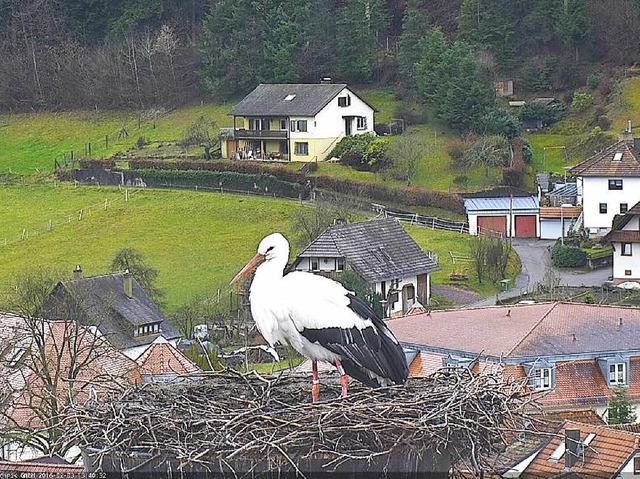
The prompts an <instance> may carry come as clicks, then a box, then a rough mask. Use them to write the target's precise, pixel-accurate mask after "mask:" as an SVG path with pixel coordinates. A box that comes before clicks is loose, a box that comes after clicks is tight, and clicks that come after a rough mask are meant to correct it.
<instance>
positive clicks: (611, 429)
mask: <svg viewBox="0 0 640 479" xmlns="http://www.w3.org/2000/svg"><path fill="white" fill-rule="evenodd" d="M567 423H571V424H575V425H577V426H586V428H590V429H600V430H605V431H609V432H613V433H623V434H625V435H629V436H636V437H637V436H640V433H637V432H632V431H625V430H624V429H621V428H617V427H612V426H614V425H613V424H589V423H587V422H582V421H576V420H574V419H565V420H564V422H563V423H562V427H563V428H565V427H566V425H567ZM581 431H582V429H581Z"/></svg>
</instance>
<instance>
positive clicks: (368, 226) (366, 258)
mask: <svg viewBox="0 0 640 479" xmlns="http://www.w3.org/2000/svg"><path fill="white" fill-rule="evenodd" d="M342 257H343V258H345V260H346V262H347V263H348V264H349V265H350V266H351V268H352V269H353V270H354V271H355V272H356V273H358V275H360V276H361V277H362V278H363V279H364V280H365V281H367V282H369V283H377V282H380V281H387V280H390V279H397V278H405V277H407V276H413V275H420V274H426V273H432V272H434V271H438V270H439V269H440V267H439V266H438V264H437V263H436V262H435V261H434V260H432V259H431V258H429V256H427V254H426V253H425V252H424V251H422V249H420V246H418V244H417V243H416V242H415V241H414V240H413V239H412V238H411V236H409V235H408V234H407V233H406V232H405V231H404V230H403V229H402V225H401V224H400V222H399V221H398V220H397V219H395V218H387V219H383V220H374V221H365V222H363V223H353V224H348V225H335V226H331V227H330V228H328V229H326V230H325V231H324V232H323V233H322V234H321V235H320V236H318V238H316V239H315V240H314V241H313V242H312V243H311V244H310V245H309V246H307V247H306V249H305V250H304V251H303V252H302V253H300V254H299V255H298V258H342Z"/></svg>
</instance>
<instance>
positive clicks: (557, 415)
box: [536, 408, 606, 426]
mask: <svg viewBox="0 0 640 479" xmlns="http://www.w3.org/2000/svg"><path fill="white" fill-rule="evenodd" d="M536 417H539V418H540V419H541V420H543V421H547V422H556V423H562V422H564V421H577V422H582V423H585V424H591V425H593V426H604V425H605V424H606V423H605V422H604V419H602V417H600V416H599V415H598V413H597V412H596V411H594V410H593V409H591V408H582V409H579V408H578V409H560V410H548V411H542V412H541V413H540V414H536Z"/></svg>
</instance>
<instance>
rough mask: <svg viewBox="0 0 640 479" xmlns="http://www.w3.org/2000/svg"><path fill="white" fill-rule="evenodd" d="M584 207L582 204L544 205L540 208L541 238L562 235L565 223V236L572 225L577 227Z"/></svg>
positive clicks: (556, 237)
mask: <svg viewBox="0 0 640 479" xmlns="http://www.w3.org/2000/svg"><path fill="white" fill-rule="evenodd" d="M581 213H582V208H581V207H580V206H572V205H567V206H562V207H549V206H547V207H543V208H540V239H551V240H555V239H558V238H560V237H561V236H562V224H563V223H564V236H567V233H568V232H569V230H570V229H571V228H572V227H575V225H576V222H577V221H578V218H579V217H580V214H581Z"/></svg>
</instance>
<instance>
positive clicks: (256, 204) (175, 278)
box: [0, 184, 496, 310]
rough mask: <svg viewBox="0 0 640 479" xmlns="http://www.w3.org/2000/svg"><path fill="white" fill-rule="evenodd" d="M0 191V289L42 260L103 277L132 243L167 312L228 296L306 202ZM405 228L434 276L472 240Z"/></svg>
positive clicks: (441, 277) (487, 288)
mask: <svg viewBox="0 0 640 479" xmlns="http://www.w3.org/2000/svg"><path fill="white" fill-rule="evenodd" d="M0 196H1V197H2V201H3V208H2V209H0V257H1V258H2V266H3V267H2V268H0V291H1V292H6V291H7V290H8V288H10V286H11V284H12V279H13V278H14V277H15V276H16V275H19V274H20V273H21V272H23V271H27V270H29V269H33V268H35V267H39V266H45V267H51V268H56V269H61V270H63V271H65V272H68V273H69V274H70V273H71V271H72V270H73V268H74V266H75V265H76V264H80V265H82V267H83V270H84V272H85V273H86V274H87V275H89V276H93V275H97V274H103V273H106V272H108V268H109V264H110V262H111V260H112V259H113V257H114V255H115V253H116V252H117V251H118V250H119V249H121V248H124V247H132V248H135V249H137V250H139V251H140V252H142V253H143V254H144V255H145V257H146V260H147V263H148V264H149V265H151V266H153V267H154V268H156V269H158V270H159V273H160V275H159V279H158V283H159V286H160V288H162V289H163V290H165V292H166V307H167V310H174V309H175V308H177V307H178V306H180V305H182V304H184V303H186V302H187V301H189V300H190V299H191V298H192V297H193V296H195V295H203V294H207V293H209V294H215V293H216V291H217V289H218V288H220V290H221V294H229V293H230V291H231V289H230V288H229V287H228V282H229V280H230V279H231V278H232V277H233V276H234V274H235V273H237V271H239V269H240V268H241V267H242V266H243V265H244V264H245V263H246V261H248V260H249V259H250V258H251V257H252V256H253V255H254V254H255V248H256V246H257V244H258V242H259V240H260V239H262V237H263V236H265V235H266V234H268V233H271V232H273V231H281V232H283V233H284V234H285V235H289V236H290V235H291V219H292V217H293V216H294V215H295V213H296V211H298V210H299V208H301V207H302V206H300V205H299V204H298V203H296V202H291V201H282V200H274V199H268V198H254V197H245V196H234V195H220V194H211V193H196V192H189V191H165V190H152V189H148V190H137V191H132V193H131V194H130V196H129V201H125V194H124V193H123V192H121V191H119V190H118V189H117V188H95V187H73V186H71V185H65V184H63V185H59V186H57V187H54V186H53V185H43V184H36V185H15V186H3V187H0ZM105 200H106V201H107V207H106V209H105ZM80 209H82V210H83V216H82V219H81V220H80V219H79V211H80ZM50 221H51V223H52V225H53V229H52V230H51V231H48V228H47V225H48V223H49V222H50ZM23 231H25V232H26V238H25V239H24V240H21V237H22V234H23ZM407 231H408V232H409V234H411V235H412V236H413V237H414V238H415V239H416V241H418V243H419V244H420V245H421V246H422V247H423V248H424V249H426V250H431V251H435V252H437V253H438V254H439V256H440V261H441V263H442V266H443V271H442V272H441V273H438V274H437V275H436V278H435V280H436V281H437V282H446V281H447V279H446V275H448V274H449V273H450V272H453V271H452V270H451V266H450V264H449V263H450V257H449V251H451V250H452V251H456V252H461V251H464V250H465V249H466V248H468V244H469V242H470V241H471V237H470V236H468V235H460V234H458V233H449V232H442V231H434V230H427V229H422V228H417V227H407ZM5 239H6V243H7V244H6V245H5ZM469 286H470V287H471V288H472V289H477V290H478V291H480V292H482V293H487V294H489V293H492V292H494V291H495V289H496V288H495V285H478V284H476V283H474V282H473V281H470V282H469ZM0 299H2V298H1V297H0Z"/></svg>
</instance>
